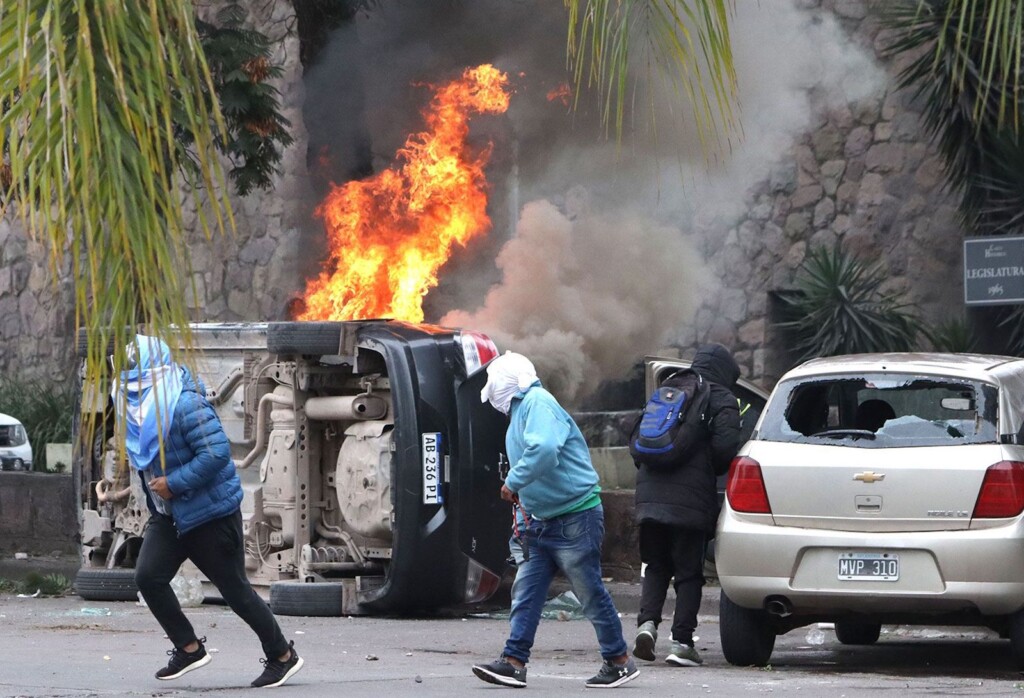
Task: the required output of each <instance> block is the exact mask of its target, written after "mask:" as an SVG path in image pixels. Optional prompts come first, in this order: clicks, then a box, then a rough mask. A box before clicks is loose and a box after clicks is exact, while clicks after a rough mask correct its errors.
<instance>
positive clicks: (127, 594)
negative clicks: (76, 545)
mask: <svg viewBox="0 0 1024 698" xmlns="http://www.w3.org/2000/svg"><path fill="white" fill-rule="evenodd" d="M75 593H76V594H78V595H79V596H81V597H82V598H83V599H85V600H86V601H135V600H136V599H137V598H138V594H139V588H138V587H137V586H135V570H133V569H127V568H124V567H115V568H114V569H107V568H105V567H83V568H81V569H80V570H78V574H77V575H75Z"/></svg>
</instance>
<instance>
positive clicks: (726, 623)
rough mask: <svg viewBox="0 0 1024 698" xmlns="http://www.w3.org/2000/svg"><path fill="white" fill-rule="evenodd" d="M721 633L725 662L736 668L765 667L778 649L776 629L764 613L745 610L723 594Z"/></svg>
mask: <svg viewBox="0 0 1024 698" xmlns="http://www.w3.org/2000/svg"><path fill="white" fill-rule="evenodd" d="M718 621H719V626H718V630H719V633H721V639H722V654H724V655H725V660H726V661H727V662H729V663H730V664H734V665H736V666H764V665H766V664H767V663H768V661H769V660H770V659H771V658H772V650H774V649H775V626H774V624H773V623H772V621H771V618H770V617H769V616H768V613H767V612H766V611H764V610H762V609H755V608H743V607H742V606H737V605H736V604H735V603H733V601H732V599H730V598H729V597H728V596H726V594H725V592H724V591H723V592H722V593H721V595H720V597H719V601H718Z"/></svg>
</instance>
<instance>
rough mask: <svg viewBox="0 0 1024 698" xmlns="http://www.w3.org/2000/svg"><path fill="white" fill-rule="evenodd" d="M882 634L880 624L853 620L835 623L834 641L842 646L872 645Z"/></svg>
mask: <svg viewBox="0 0 1024 698" xmlns="http://www.w3.org/2000/svg"><path fill="white" fill-rule="evenodd" d="M881 634H882V624H881V623H865V622H863V621H855V620H837V621H836V639H837V640H839V641H840V642H841V643H843V644H844V645H873V644H875V643H876V642H878V636H879V635H881Z"/></svg>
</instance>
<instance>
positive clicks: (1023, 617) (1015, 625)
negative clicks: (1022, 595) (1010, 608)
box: [1008, 611, 1024, 671]
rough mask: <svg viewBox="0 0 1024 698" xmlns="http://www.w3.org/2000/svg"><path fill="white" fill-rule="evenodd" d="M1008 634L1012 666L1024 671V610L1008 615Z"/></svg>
mask: <svg viewBox="0 0 1024 698" xmlns="http://www.w3.org/2000/svg"><path fill="white" fill-rule="evenodd" d="M1008 635H1009V637H1010V655H1011V656H1012V657H1013V666H1014V668H1015V669H1017V670H1018V671H1024V611H1017V612H1016V613H1014V614H1013V615H1012V616H1010V624H1009V633H1008Z"/></svg>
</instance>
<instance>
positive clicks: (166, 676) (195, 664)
mask: <svg viewBox="0 0 1024 698" xmlns="http://www.w3.org/2000/svg"><path fill="white" fill-rule="evenodd" d="M198 642H199V649H197V650H196V651H195V652H186V651H185V650H183V649H178V648H177V647H175V648H174V649H172V650H167V654H169V655H170V656H171V660H170V661H169V662H167V666H165V667H164V668H162V669H160V670H159V671H158V672H156V677H157V678H158V679H160V680H161V681H170V680H171V679H177V678H179V677H181V676H184V675H185V674H187V673H188V672H190V671H192V670H193V669H198V668H199V667H202V666H206V665H207V664H209V663H210V662H211V661H212V660H213V657H211V656H210V655H209V654H207V653H206V647H204V646H203V643H204V642H206V638H205V637H204V638H203V639H202V640H198Z"/></svg>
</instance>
